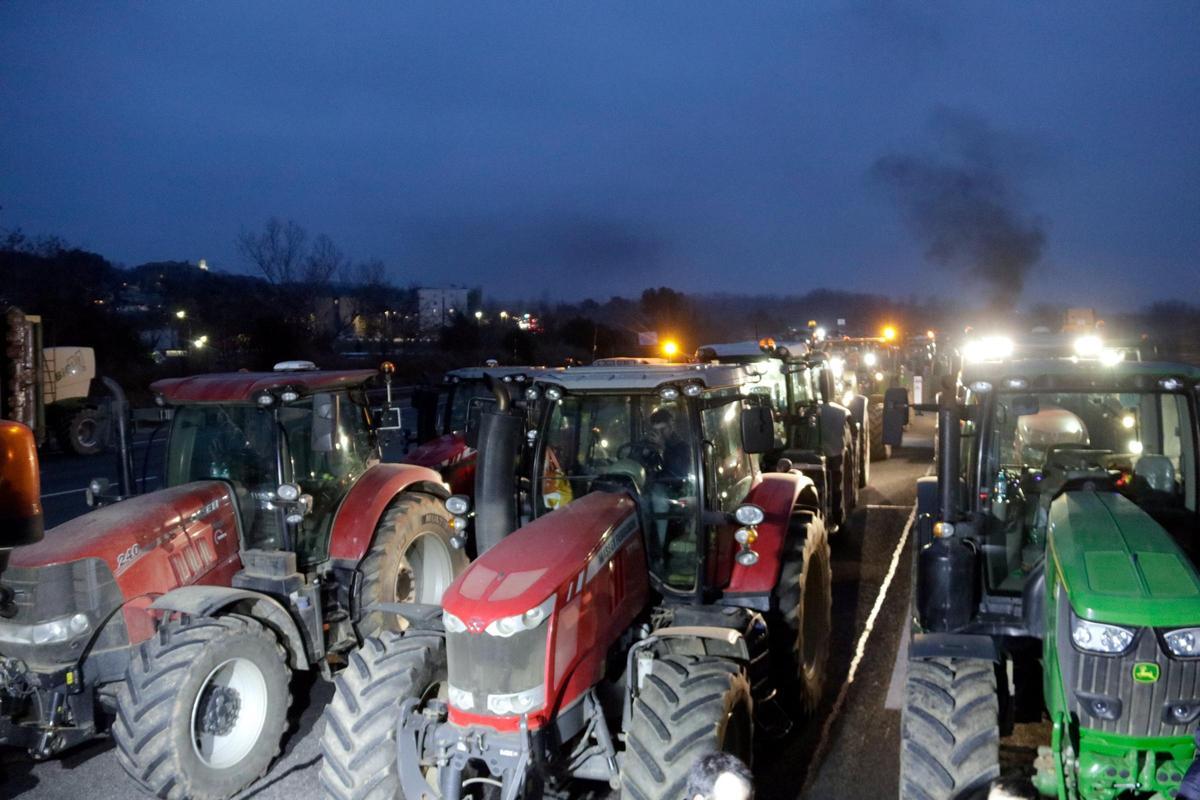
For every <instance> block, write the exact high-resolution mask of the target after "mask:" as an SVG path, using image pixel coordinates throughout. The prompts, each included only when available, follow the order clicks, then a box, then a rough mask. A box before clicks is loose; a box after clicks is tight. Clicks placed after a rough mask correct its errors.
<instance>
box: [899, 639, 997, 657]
mask: <svg viewBox="0 0 1200 800" xmlns="http://www.w3.org/2000/svg"><path fill="white" fill-rule="evenodd" d="M928 658H977V659H980V660H982V661H999V660H1000V648H999V647H998V646H997V645H996V640H995V639H993V638H992V637H991V636H985V635H983V634H978V633H914V634H913V636H912V641H911V642H909V644H908V659H909V660H910V661H920V660H923V659H928Z"/></svg>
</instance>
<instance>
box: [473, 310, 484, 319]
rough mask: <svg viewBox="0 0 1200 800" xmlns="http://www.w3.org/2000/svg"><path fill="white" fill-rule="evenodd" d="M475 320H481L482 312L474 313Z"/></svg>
mask: <svg viewBox="0 0 1200 800" xmlns="http://www.w3.org/2000/svg"><path fill="white" fill-rule="evenodd" d="M475 319H476V320H481V319H483V312H482V311H476V312H475Z"/></svg>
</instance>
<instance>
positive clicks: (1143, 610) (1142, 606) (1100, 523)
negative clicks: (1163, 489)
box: [1047, 491, 1200, 626]
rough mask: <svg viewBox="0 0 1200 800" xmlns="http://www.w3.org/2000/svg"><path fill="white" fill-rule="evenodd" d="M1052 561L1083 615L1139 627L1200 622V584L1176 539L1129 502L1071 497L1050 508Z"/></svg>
mask: <svg viewBox="0 0 1200 800" xmlns="http://www.w3.org/2000/svg"><path fill="white" fill-rule="evenodd" d="M1047 542H1048V547H1049V559H1050V564H1051V565H1052V567H1053V569H1055V570H1057V572H1058V575H1059V578H1060V580H1061V581H1062V584H1063V588H1064V589H1065V590H1066V592H1067V597H1068V599H1069V601H1070V603H1071V607H1072V608H1073V609H1074V610H1075V613H1076V614H1078V615H1079V616H1080V617H1082V618H1084V619H1088V620H1093V621H1097V622H1111V623H1114V624H1117V625H1135V626H1147V625H1151V626H1177V625H1196V624H1198V623H1200V578H1198V577H1197V573H1196V568H1195V566H1194V565H1193V564H1192V562H1191V560H1190V559H1189V558H1188V557H1187V555H1186V554H1185V553H1184V552H1183V550H1182V549H1181V548H1180V547H1179V545H1178V544H1176V543H1175V540H1174V539H1172V538H1171V535H1170V534H1168V533H1167V532H1166V531H1165V530H1164V529H1163V528H1162V527H1161V526H1160V525H1159V524H1158V523H1157V522H1155V521H1154V520H1153V519H1152V518H1151V517H1150V515H1149V514H1147V513H1146V512H1145V511H1143V510H1142V509H1140V508H1138V506H1137V505H1135V504H1134V503H1133V502H1132V501H1130V500H1129V499H1128V498H1126V497H1124V496H1122V495H1120V494H1116V493H1112V492H1091V491H1078V492H1067V493H1065V494H1063V495H1062V496H1061V497H1059V498H1058V499H1056V500H1055V501H1054V503H1053V504H1052V505H1051V506H1050V525H1049V533H1048V538H1047Z"/></svg>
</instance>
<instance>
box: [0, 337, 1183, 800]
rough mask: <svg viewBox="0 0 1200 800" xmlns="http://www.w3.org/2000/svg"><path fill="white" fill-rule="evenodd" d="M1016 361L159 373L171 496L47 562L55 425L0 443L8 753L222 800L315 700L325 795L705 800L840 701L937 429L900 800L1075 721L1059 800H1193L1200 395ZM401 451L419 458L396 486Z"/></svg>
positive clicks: (111, 520)
mask: <svg viewBox="0 0 1200 800" xmlns="http://www.w3.org/2000/svg"><path fill="white" fill-rule="evenodd" d="M990 345H991V346H994V352H993V351H991V350H987V348H984V349H982V350H981V349H979V348H976V349H975V350H971V349H970V348H967V347H964V348H963V354H964V358H963V362H964V363H961V364H959V365H958V367H957V368H956V369H955V371H954V372H953V373H952V374H951V375H950V376H949V377H948V378H947V379H946V380H945V381H944V384H943V386H942V387H941V391H940V394H939V396H938V398H937V402H936V403H925V404H914V403H911V402H910V398H909V395H908V393H907V392H906V391H905V390H904V389H902V388H897V387H894V386H893V387H891V388H888V387H887V386H885V385H880V386H877V387H872V391H873V392H877V393H878V394H880V395H881V396H880V397H878V398H876V401H875V402H874V403H873V402H872V400H871V398H870V397H868V396H864V395H863V394H860V393H859V392H858V391H856V389H857V388H858V384H856V383H855V382H854V381H850V380H847V378H846V372H847V370H846V368H845V364H844V362H843V363H838V361H839V360H840V359H841V358H843V357H842V356H839V355H838V354H836V353H830V352H827V351H826V350H825V349H823V348H820V347H817V346H814V345H813V344H812V343H805V342H794V343H778V342H775V341H773V340H763V341H761V342H747V343H734V344H719V345H711V346H706V347H703V348H700V349H699V350H698V351H697V353H696V356H695V358H694V359H692V360H691V361H689V362H688V363H678V364H672V363H646V362H647V361H648V360H647V359H622V360H613V361H606V362H600V363H597V364H595V365H592V366H586V367H569V368H534V367H487V368H472V369H466V370H456V371H453V372H451V373H449V374H448V375H447V376H446V380H445V381H444V383H443V384H442V386H441V387H438V388H437V389H436V390H421V391H418V392H417V393H415V394H414V395H413V397H412V401H411V408H412V410H411V411H406V410H402V409H400V408H398V407H397V406H396V404H394V403H393V402H392V387H391V371H390V365H386V364H385V365H384V368H383V369H382V370H380V371H375V370H357V371H336V372H335V371H322V370H318V369H316V368H315V367H314V366H313V365H312V364H310V363H307V362H285V363H283V364H280V365H278V366H277V368H276V369H275V370H274V371H272V372H267V373H232V374H219V375H201V376H196V377H192V378H183V379H171V380H165V381H160V382H158V383H156V384H154V385H153V386H152V387H151V388H152V390H153V391H154V393H155V396H156V399H157V401H158V402H159V403H160V405H162V406H164V407H165V408H169V409H171V411H172V414H171V422H170V427H169V431H168V434H167V439H166V445H165V453H166V455H165V476H164V477H165V481H164V488H163V489H161V490H159V491H156V492H151V493H148V494H141V495H134V494H133V493H132V490H131V488H130V487H125V486H123V487H120V489H118V490H113V489H111V488H110V487H106V486H104V485H95V486H93V487H92V492H91V495H92V499H93V501H94V502H95V504H96V505H97V506H98V507H97V508H96V509H95V510H94V511H92V512H91V513H89V514H87V515H84V516H82V517H79V518H77V519H75V520H72V521H70V522H68V523H65V524H64V525H61V526H59V527H57V528H56V529H54V530H51V531H48V532H46V533H45V536H44V538H42V537H41V529H40V524H39V523H38V522H37V521H36V520H37V518H38V514H37V500H36V498H37V467H36V457H35V456H34V455H32V454H31V452H29V451H28V449H27V448H25V447H24V443H25V441H26V439H23V438H22V437H23V436H25V437H26V438H27V432H26V431H24V429H22V428H21V426H19V425H6V426H3V427H0V445H2V446H3V451H2V452H0V455H2V456H3V458H4V463H3V465H0V466H2V467H3V470H4V477H3V481H2V482H0V511H2V512H3V513H4V514H5V515H6V517H5V519H6V521H5V523H4V525H5V528H4V532H5V533H4V535H5V540H4V542H3V545H5V546H10V545H11V546H13V548H14V549H11V551H10V552H8V551H0V552H2V553H3V555H2V556H0V558H3V560H4V561H3V562H0V744H7V745H12V746H19V747H23V748H25V749H27V750H28V751H29V753H30V754H31V755H32V756H33V757H35V758H46V757H50V756H53V755H55V754H56V753H59V752H61V751H63V750H64V749H66V748H69V747H71V746H73V745H75V744H78V743H80V742H82V741H85V740H88V739H91V738H93V737H95V736H98V735H111V737H112V738H113V740H114V742H115V743H116V753H117V757H118V759H119V760H120V762H121V764H122V766H123V767H124V768H125V769H126V771H127V772H128V773H129V774H130V776H131V777H132V778H133V779H134V780H135V781H136V782H137V783H138V784H140V785H141V786H142V787H143V788H144V789H145V790H146V791H148V792H150V793H152V794H154V795H157V796H159V797H162V798H176V799H178V798H205V799H207V798H227V797H231V796H233V795H234V794H236V793H237V792H239V791H241V790H242V789H244V788H246V787H247V786H249V785H250V784H251V783H253V782H254V781H255V780H257V779H258V778H259V777H260V776H262V775H263V774H264V773H265V772H266V770H267V769H268V767H269V766H270V764H271V762H272V760H273V759H274V758H275V756H276V755H277V753H278V752H279V749H280V746H281V742H282V740H283V738H284V734H285V730H286V727H287V720H288V706H289V703H290V683H291V682H290V678H291V676H292V675H293V674H295V673H298V672H313V673H316V674H318V675H320V676H322V677H324V678H328V679H331V680H332V681H333V685H334V693H333V698H332V700H331V702H330V703H329V704H328V706H327V707H326V708H325V710H324V719H323V734H322V738H321V753H322V765H321V770H320V782H321V787H322V790H323V791H324V792H325V794H326V795H327V796H329V797H333V798H395V797H405V798H411V799H415V798H431V799H432V798H443V799H445V800H457V799H458V798H467V797H471V798H484V797H486V798H501V799H502V800H512V799H513V798H536V797H568V796H572V795H573V794H575V793H577V792H578V790H579V789H580V787H589V786H591V787H595V786H600V787H603V786H606V785H607V786H608V787H610V789H611V790H613V791H619V792H620V793H621V796H627V797H630V798H638V800H659V799H660V798H661V799H662V800H679V798H682V797H683V796H684V786H685V782H686V778H687V773H688V770H689V768H690V767H691V765H692V764H693V763H694V762H695V760H696V758H697V757H698V756H699V755H701V754H703V753H706V752H710V751H713V750H724V751H727V752H730V753H733V754H735V755H738V756H740V757H742V758H743V759H745V760H746V761H747V762H749V761H750V760H751V758H752V755H753V751H754V746H755V742H756V740H757V741H760V742H761V741H762V740H763V739H764V738H767V739H770V738H772V737H778V736H780V735H782V734H784V733H786V731H787V730H788V729H789V728H790V727H791V725H792V723H793V722H794V721H796V720H797V719H801V718H803V717H804V715H806V714H808V713H810V712H812V711H813V710H814V709H815V707H816V706H817V704H818V703H819V702H820V699H821V697H822V691H823V686H824V679H825V671H826V663H827V660H828V657H829V649H830V633H831V631H830V628H831V602H832V600H831V595H832V593H831V585H832V571H831V555H830V537H831V536H835V535H836V533H837V531H839V530H840V529H841V528H843V527H844V526H845V525H846V523H847V521H848V519H849V518H850V516H851V514H852V513H853V511H854V510H855V508H856V507H857V505H858V502H859V495H860V491H861V489H862V488H863V487H864V486H865V485H866V484H867V481H868V470H869V466H870V464H871V461H872V460H873V458H874V459H877V458H878V457H880V456H882V455H884V454H885V453H886V447H889V446H895V445H899V444H900V441H901V437H902V431H903V427H904V425H905V423H906V420H907V418H908V414H909V411H910V409H911V408H913V407H914V405H915V406H916V410H918V411H923V410H936V412H937V413H938V416H939V433H938V437H937V443H938V447H937V449H938V455H937V466H938V472H937V475H936V476H931V477H930V478H926V479H922V480H921V481H920V482H919V483H918V487H917V517H916V520H917V521H916V525H915V528H914V536H913V539H914V545H913V547H914V549H913V595H912V635H911V641H910V643H909V657H910V659H911V660H910V664H909V670H908V682H907V687H906V691H907V693H906V703H905V708H904V714H903V745H902V757H901V762H902V774H901V796H902V797H904V798H936V799H937V800H941V799H942V798H958V797H969V796H972V795H971V793H972V792H979V791H980V790H984V791H986V787H987V785H988V784H989V783H990V782H991V781H992V780H993V779H994V778H995V777H997V775H998V774H999V755H998V742H999V741H1000V737H1001V735H1002V733H1003V732H1005V731H1006V730H1007V729H1008V728H1009V727H1011V725H1012V723H1013V721H1014V720H1016V719H1019V718H1020V717H1021V714H1028V713H1029V709H1031V708H1035V709H1036V710H1037V713H1040V711H1041V706H1042V702H1043V701H1042V699H1041V698H1043V697H1044V704H1045V707H1046V709H1047V711H1048V712H1049V715H1050V717H1051V720H1052V722H1053V724H1054V736H1053V740H1052V742H1051V743H1050V746H1049V747H1047V748H1046V749H1045V750H1044V752H1042V753H1041V754H1040V755H1039V758H1038V761H1037V764H1036V784H1037V786H1038V788H1039V789H1041V790H1042V791H1044V792H1046V793H1048V794H1051V795H1057V796H1059V797H1062V798H1087V800H1092V798H1096V799H1097V800H1099V798H1105V800H1108V799H1109V798H1116V797H1123V796H1130V797H1156V798H1157V797H1162V798H1166V797H1173V796H1175V794H1173V792H1177V791H1178V788H1179V786H1180V785H1181V783H1183V782H1184V775H1185V773H1187V770H1188V768H1189V767H1190V765H1191V762H1192V759H1193V754H1194V744H1193V743H1192V740H1191V738H1190V732H1191V731H1192V730H1193V729H1194V728H1195V727H1196V726H1195V723H1196V721H1197V719H1200V691H1198V687H1200V683H1198V682H1197V675H1195V674H1193V673H1195V672H1196V670H1197V669H1200V641H1198V640H1200V578H1197V572H1196V568H1195V566H1194V561H1193V556H1194V555H1195V554H1196V552H1195V549H1194V544H1193V543H1192V542H1191V540H1190V538H1189V537H1194V534H1195V531H1196V524H1195V523H1196V513H1197V512H1196V509H1197V452H1198V451H1200V441H1198V440H1197V431H1198V429H1200V425H1197V411H1196V406H1197V386H1198V384H1200V370H1197V369H1195V368H1191V367H1183V366H1180V365H1170V364H1150V363H1140V362H1139V363H1134V362H1131V361H1126V360H1122V358H1118V357H1116V355H1114V353H1115V352H1116V351H1114V350H1113V349H1112V348H1105V347H1101V346H1097V347H1096V348H1094V349H1093V350H1087V351H1086V352H1083V353H1082V354H1081V353H1073V354H1069V355H1070V357H1066V356H1067V355H1068V354H1063V357H1059V356H1054V357H1042V358H1039V359H1036V360H1034V359H1028V358H1024V357H1023V356H1022V355H1021V354H1020V353H1014V352H1013V351H1012V350H1011V349H1008V350H1005V349H1004V348H1003V347H1001V346H999V344H998V342H997V341H992V342H990ZM1089 346H1090V343H1089ZM1117 355H1123V354H1119V353H1117ZM379 384H382V386H383V393H384V397H385V399H384V400H383V402H382V404H377V403H374V402H373V401H372V398H373V397H375V396H376V394H375V393H374V392H373V391H372V390H373V389H374V388H375V387H376V386H377V385H379ZM379 405H381V406H382V407H378V406H379ZM373 406H376V407H373ZM406 414H410V415H415V420H414V419H412V417H406ZM876 428H878V430H876ZM398 431H403V433H402V434H400V435H403V436H404V437H405V438H406V439H407V440H411V441H412V443H413V444H414V445H416V446H415V447H413V448H411V449H410V450H409V452H408V455H407V456H406V457H405V460H404V462H402V463H384V462H383V461H381V459H380V449H379V444H380V438H381V437H382V436H385V435H397V432H398ZM414 431H415V433H414ZM872 440H875V442H876V444H873V443H872ZM123 457H125V456H123ZM10 474H11V475H12V477H11V479H10V477H9V476H10ZM10 532H11V535H10ZM39 539H40V540H39ZM18 545H19V546H18Z"/></svg>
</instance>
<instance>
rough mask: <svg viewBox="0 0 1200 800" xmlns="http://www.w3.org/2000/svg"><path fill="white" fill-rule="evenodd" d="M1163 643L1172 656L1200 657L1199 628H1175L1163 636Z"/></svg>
mask: <svg viewBox="0 0 1200 800" xmlns="http://www.w3.org/2000/svg"><path fill="white" fill-rule="evenodd" d="M1163 641H1165V642H1166V643H1167V649H1168V650H1170V651H1171V654H1172V655H1176V656H1180V657H1181V658H1195V657H1196V656H1200V628H1177V629H1176V630H1173V631H1167V632H1165V633H1164V634H1163Z"/></svg>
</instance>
